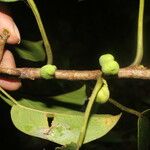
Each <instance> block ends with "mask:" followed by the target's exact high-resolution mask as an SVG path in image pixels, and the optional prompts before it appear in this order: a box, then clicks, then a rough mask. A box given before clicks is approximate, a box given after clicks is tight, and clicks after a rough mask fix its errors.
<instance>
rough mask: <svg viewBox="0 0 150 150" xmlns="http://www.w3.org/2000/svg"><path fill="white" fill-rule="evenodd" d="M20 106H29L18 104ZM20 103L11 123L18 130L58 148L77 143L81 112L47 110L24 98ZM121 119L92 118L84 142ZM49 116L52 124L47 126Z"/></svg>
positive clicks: (108, 117)
mask: <svg viewBox="0 0 150 150" xmlns="http://www.w3.org/2000/svg"><path fill="white" fill-rule="evenodd" d="M25 102H26V104H25ZM23 103H24V104H25V105H26V106H27V105H28V106H29V105H30V106H31V107H26V106H23V105H20V104H23ZM20 104H19V105H14V106H13V107H12V109H11V118H12V121H13V123H14V125H15V126H16V128H18V129H19V130H20V131H22V132H24V133H26V134H28V135H32V136H35V137H39V138H42V139H47V140H50V141H52V142H55V143H58V144H61V145H67V144H70V143H72V142H73V143H76V142H77V140H78V137H79V133H80V128H81V126H82V123H83V118H84V113H81V112H79V111H74V110H71V109H67V108H63V107H57V106H50V107H49V108H48V107H46V105H45V104H44V103H41V102H33V101H32V103H30V102H27V100H25V99H24V100H23V101H22V102H21V103H20ZM33 108H34V109H33ZM35 108H36V109H35ZM37 108H39V109H37ZM120 116H121V115H116V116H113V115H109V114H107V115H98V114H96V115H92V116H91V118H90V121H89V125H88V129H87V134H86V137H85V141H84V143H88V142H90V141H93V140H95V139H98V138H100V137H102V136H104V135H105V134H107V133H108V132H109V131H110V130H111V129H112V128H113V127H114V126H115V125H116V123H117V122H118V120H119V118H120ZM48 117H50V118H51V119H52V122H50V123H48Z"/></svg>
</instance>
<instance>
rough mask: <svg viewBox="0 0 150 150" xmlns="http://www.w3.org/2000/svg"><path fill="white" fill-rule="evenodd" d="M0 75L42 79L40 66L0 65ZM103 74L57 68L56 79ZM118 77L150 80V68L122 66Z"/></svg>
mask: <svg viewBox="0 0 150 150" xmlns="http://www.w3.org/2000/svg"><path fill="white" fill-rule="evenodd" d="M0 75H8V76H10V77H16V78H20V79H31V80H35V79H40V78H41V76H40V68H2V67H0ZM99 76H102V72H101V71H100V70H83V71H81V70H56V72H55V76H54V78H55V79H62V80H96V79H97V78H98V77H99ZM118 78H135V79H146V80H150V69H148V68H145V67H143V66H133V67H128V68H121V69H120V70H119V73H118Z"/></svg>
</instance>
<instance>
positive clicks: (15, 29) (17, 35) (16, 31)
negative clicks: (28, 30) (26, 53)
mask: <svg viewBox="0 0 150 150" xmlns="http://www.w3.org/2000/svg"><path fill="white" fill-rule="evenodd" d="M13 28H14V33H15V34H16V38H17V40H18V42H17V43H18V44H19V43H20V33H19V30H18V28H17V26H16V24H15V23H14V25H13Z"/></svg>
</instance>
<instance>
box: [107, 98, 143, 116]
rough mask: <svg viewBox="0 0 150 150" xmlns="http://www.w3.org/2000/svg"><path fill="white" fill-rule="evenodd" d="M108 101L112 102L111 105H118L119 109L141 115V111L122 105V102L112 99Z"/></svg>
mask: <svg viewBox="0 0 150 150" xmlns="http://www.w3.org/2000/svg"><path fill="white" fill-rule="evenodd" d="M109 102H110V103H112V104H113V105H115V106H116V107H118V108H119V109H121V110H122V111H125V112H128V113H130V114H133V115H135V116H137V117H140V116H141V113H140V112H138V111H136V110H134V109H131V108H128V107H126V106H123V105H122V104H120V103H118V102H117V101H115V100H113V99H111V98H110V99H109Z"/></svg>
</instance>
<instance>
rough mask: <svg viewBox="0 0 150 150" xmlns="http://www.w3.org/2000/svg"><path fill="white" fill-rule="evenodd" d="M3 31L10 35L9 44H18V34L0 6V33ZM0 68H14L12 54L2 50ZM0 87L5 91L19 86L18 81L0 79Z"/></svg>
mask: <svg viewBox="0 0 150 150" xmlns="http://www.w3.org/2000/svg"><path fill="white" fill-rule="evenodd" d="M3 29H7V30H8V31H9V33H10V37H9V38H8V40H7V43H9V44H17V43H19V42H20V34H19V31H18V28H17V26H16V24H15V23H14V21H13V19H12V18H11V17H10V16H9V14H8V12H7V11H6V9H5V7H4V6H3V5H2V4H0V33H2V31H3ZM0 67H9V68H15V67H16V64H15V60H14V57H13V55H12V53H11V52H10V51H9V50H7V49H4V53H3V57H2V60H1V61H0ZM0 86H1V87H2V88H4V89H6V90H10V91H13V90H17V89H19V87H20V86H21V82H20V80H17V79H6V78H0Z"/></svg>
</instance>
